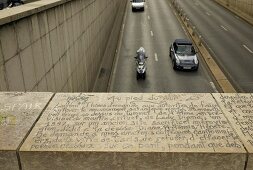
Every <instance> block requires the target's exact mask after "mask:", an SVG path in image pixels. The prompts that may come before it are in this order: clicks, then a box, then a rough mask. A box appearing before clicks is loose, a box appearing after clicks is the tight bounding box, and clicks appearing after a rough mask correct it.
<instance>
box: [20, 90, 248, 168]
mask: <svg viewBox="0 0 253 170" xmlns="http://www.w3.org/2000/svg"><path fill="white" fill-rule="evenodd" d="M19 153H20V159H21V165H22V168H23V169H63V168H64V169H173V170H175V169H180V170H183V169H189V170H196V169H229V170H231V169H235V170H238V169H244V165H245V162H246V151H245V149H244V147H243V145H242V143H241V142H240V139H239V138H238V136H237V134H236V133H235V132H234V130H233V129H232V128H231V126H230V122H228V120H227V118H226V117H225V116H224V114H223V113H222V111H221V109H220V107H219V105H217V103H216V101H215V100H214V98H213V97H212V95H211V94H127V93H126V94H113V93H112V94H103V93H100V94H99V93H97V94H96V93H92V94H91V93H90V94H89V93H88V94H84V93H83V94H60V93H59V94H56V96H55V97H54V99H53V100H52V101H51V102H50V105H49V106H48V107H47V109H46V110H45V112H44V113H43V115H42V116H41V118H40V120H39V121H38V122H37V124H36V126H35V127H34V128H33V130H32V131H31V133H30V134H29V136H28V138H27V139H26V141H25V142H24V144H23V145H22V147H21V149H20V152H19ZM31 162H32V163H31Z"/></svg>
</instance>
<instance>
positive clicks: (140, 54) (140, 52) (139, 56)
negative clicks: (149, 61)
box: [134, 47, 148, 63]
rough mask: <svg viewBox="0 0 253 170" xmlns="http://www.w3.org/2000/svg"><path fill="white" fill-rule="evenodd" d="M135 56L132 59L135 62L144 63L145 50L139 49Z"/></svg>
mask: <svg viewBox="0 0 253 170" xmlns="http://www.w3.org/2000/svg"><path fill="white" fill-rule="evenodd" d="M136 54H137V56H135V57H134V58H135V59H136V60H137V62H138V63H139V62H144V61H145V59H146V58H148V57H147V56H146V54H145V49H144V48H143V47H140V48H139V49H138V50H137V51H136Z"/></svg>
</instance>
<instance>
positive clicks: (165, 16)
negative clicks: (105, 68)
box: [109, 0, 217, 93]
mask: <svg viewBox="0 0 253 170" xmlns="http://www.w3.org/2000/svg"><path fill="white" fill-rule="evenodd" d="M126 11H127V13H126V19H125V23H124V29H123V36H122V39H121V43H120V44H121V45H120V46H119V49H118V59H117V61H116V64H115V70H114V71H113V72H114V73H113V75H112V81H111V86H110V88H109V89H110V91H111V92H140V93H142V92H153V93H155V92H157V93H162V92H175V93H188V92H189V93H190V92H191V93H195V92H196V93H202V92H207V93H210V92H217V91H216V88H215V86H214V85H213V83H212V82H213V79H212V77H210V75H209V74H208V71H207V69H206V68H205V67H204V66H205V65H204V64H203V62H202V61H200V68H199V70H198V71H197V72H194V71H174V70H173V68H172V63H171V60H170V57H169V46H170V44H171V43H172V42H173V41H174V40H175V39H176V38H187V35H186V33H185V32H184V30H183V28H182V27H181V25H180V23H179V22H178V20H177V18H176V17H175V15H174V14H173V11H172V9H171V7H170V4H169V1H168V0H159V1H158V0H147V1H146V6H145V11H144V12H132V10H131V4H130V3H128V5H127V10H126ZM140 46H143V47H144V48H145V50H146V53H147V55H148V59H147V77H146V79H145V80H137V79H136V66H135V59H134V56H135V55H136V50H137V49H138V48H139V47H140Z"/></svg>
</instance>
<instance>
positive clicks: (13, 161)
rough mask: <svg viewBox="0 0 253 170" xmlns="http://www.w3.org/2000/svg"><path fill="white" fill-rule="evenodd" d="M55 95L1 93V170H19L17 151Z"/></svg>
mask: <svg viewBox="0 0 253 170" xmlns="http://www.w3.org/2000/svg"><path fill="white" fill-rule="evenodd" d="M52 95H53V93H20V92H17V93H13V92H10V93H0V169H5V170H6V169H11V170H13V169H19V160H18V155H17V150H18V149H19V147H20V145H21V144H22V142H23V140H24V138H25V137H26V136H27V135H28V134H29V132H30V130H31V128H32V126H33V125H34V123H35V122H36V121H37V119H38V118H39V116H40V114H41V112H42V110H43V109H44V108H45V106H46V104H47V103H48V102H49V100H50V98H51V97H52Z"/></svg>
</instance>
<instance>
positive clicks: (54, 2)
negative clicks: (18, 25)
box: [0, 0, 71, 25]
mask: <svg viewBox="0 0 253 170" xmlns="http://www.w3.org/2000/svg"><path fill="white" fill-rule="evenodd" d="M68 1H71V0H40V1H36V2H32V3H28V4H25V5H21V6H17V7H15V8H10V9H4V10H1V11H0V25H4V24H6V23H9V22H13V21H16V20H19V19H21V18H24V17H27V16H30V15H33V14H36V13H39V12H41V11H45V10H47V9H49V8H52V7H55V6H58V5H61V4H64V3H66V2H68Z"/></svg>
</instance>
